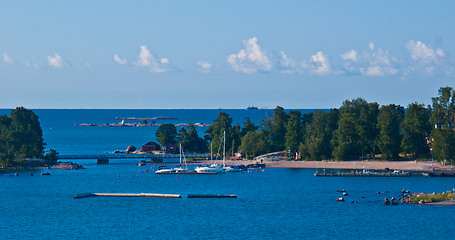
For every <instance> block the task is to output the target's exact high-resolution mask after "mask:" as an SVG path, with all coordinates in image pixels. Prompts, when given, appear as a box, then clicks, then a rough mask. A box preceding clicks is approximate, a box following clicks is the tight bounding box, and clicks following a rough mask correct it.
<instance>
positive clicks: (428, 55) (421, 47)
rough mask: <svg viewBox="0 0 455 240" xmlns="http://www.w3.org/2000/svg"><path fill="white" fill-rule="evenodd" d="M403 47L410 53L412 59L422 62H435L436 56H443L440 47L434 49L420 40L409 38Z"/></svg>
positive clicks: (436, 60)
mask: <svg viewBox="0 0 455 240" xmlns="http://www.w3.org/2000/svg"><path fill="white" fill-rule="evenodd" d="M405 47H406V49H407V50H408V52H409V53H410V54H411V58H412V60H414V61H417V62H420V63H422V64H429V63H437V62H438V57H444V56H445V54H444V52H443V51H442V49H436V50H434V49H433V48H432V47H431V46H427V45H425V43H423V42H421V41H414V40H410V41H408V42H407V43H406V45H405Z"/></svg>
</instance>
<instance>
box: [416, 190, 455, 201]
mask: <svg viewBox="0 0 455 240" xmlns="http://www.w3.org/2000/svg"><path fill="white" fill-rule="evenodd" d="M411 200H412V201H413V202H417V203H418V202H420V201H423V202H425V203H435V202H442V201H447V200H455V194H454V193H453V192H452V191H447V192H444V193H425V194H418V195H415V196H412V197H411Z"/></svg>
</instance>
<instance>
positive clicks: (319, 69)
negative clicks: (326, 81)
mask: <svg viewBox="0 0 455 240" xmlns="http://www.w3.org/2000/svg"><path fill="white" fill-rule="evenodd" d="M311 63H312V64H313V67H314V69H313V70H312V72H313V73H314V74H318V75H324V74H329V73H330V72H331V70H330V64H329V59H328V58H327V55H324V54H323V53H322V52H321V51H319V52H317V53H316V54H315V55H313V56H311Z"/></svg>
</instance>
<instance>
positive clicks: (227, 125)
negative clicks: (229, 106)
mask: <svg viewBox="0 0 455 240" xmlns="http://www.w3.org/2000/svg"><path fill="white" fill-rule="evenodd" d="M238 130H239V129H238ZM224 131H225V132H226V154H228V155H229V154H230V153H231V152H232V151H233V150H234V151H235V149H233V147H234V148H235V146H240V140H239V136H236V135H237V133H236V132H237V130H235V129H234V127H233V126H232V118H231V117H230V116H229V114H227V113H225V112H220V113H219V115H218V117H217V118H216V119H215V120H213V124H212V125H211V126H209V127H208V128H207V130H206V131H205V133H206V135H205V139H206V140H207V141H210V142H211V143H212V145H213V149H217V148H219V149H222V148H221V147H222V145H221V144H222V143H223V142H222V140H223V132H224ZM220 151H221V150H220Z"/></svg>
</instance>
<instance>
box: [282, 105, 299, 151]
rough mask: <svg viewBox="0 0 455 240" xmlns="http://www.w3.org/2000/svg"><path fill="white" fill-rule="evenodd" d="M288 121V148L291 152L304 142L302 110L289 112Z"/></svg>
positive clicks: (286, 137) (286, 136)
mask: <svg viewBox="0 0 455 240" xmlns="http://www.w3.org/2000/svg"><path fill="white" fill-rule="evenodd" d="M287 118H288V121H287V124H286V135H285V139H286V149H290V150H291V153H294V152H295V151H297V150H298V148H299V144H300V143H301V142H302V123H301V113H300V111H290V112H289V113H288V117H287Z"/></svg>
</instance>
